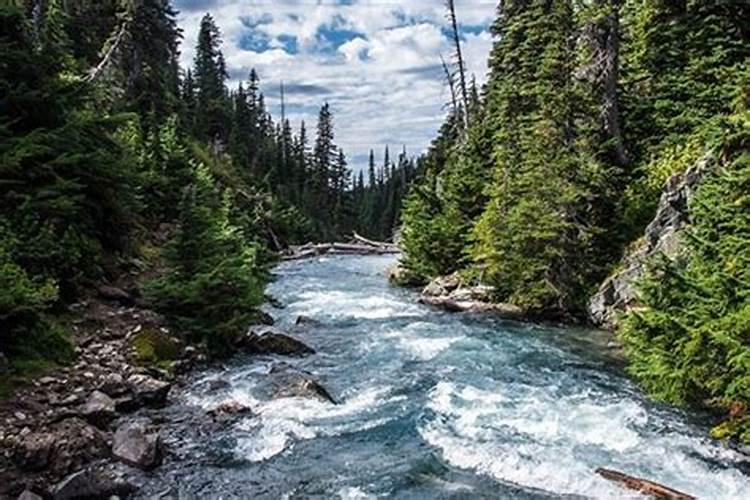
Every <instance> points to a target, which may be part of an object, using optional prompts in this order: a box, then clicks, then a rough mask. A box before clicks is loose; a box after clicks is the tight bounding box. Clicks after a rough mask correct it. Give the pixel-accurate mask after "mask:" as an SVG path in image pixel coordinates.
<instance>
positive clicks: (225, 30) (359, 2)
mask: <svg viewBox="0 0 750 500" xmlns="http://www.w3.org/2000/svg"><path fill="white" fill-rule="evenodd" d="M496 3H497V0H456V10H457V14H458V19H459V23H460V27H459V31H460V34H461V38H462V42H463V51H464V55H465V58H466V61H467V62H466V65H467V69H468V72H469V74H470V75H471V74H473V75H475V76H476V79H477V82H478V83H479V84H481V83H483V82H484V81H485V80H486V73H487V57H488V55H489V51H490V48H491V45H492V37H491V35H490V33H489V26H490V24H491V23H492V21H493V19H494V17H495V13H496ZM174 5H175V7H176V8H177V10H179V11H180V13H179V16H178V20H179V23H180V27H181V28H182V30H183V36H184V39H183V43H182V48H181V51H182V54H181V64H182V66H183V67H185V68H187V67H189V66H190V65H191V64H192V60H193V56H194V54H195V44H196V40H197V36H198V28H199V25H200V19H201V17H203V15H204V14H205V13H207V12H210V13H211V15H212V16H213V17H214V19H215V20H216V22H217V24H218V25H219V28H220V29H221V32H222V38H223V41H224V44H223V48H222V50H223V52H224V55H225V58H226V61H227V69H228V73H229V75H230V82H229V84H230V85H231V86H232V87H236V85H237V83H239V81H241V80H246V79H247V75H248V74H249V72H250V70H251V69H252V68H255V69H256V70H257V71H258V74H259V76H260V78H261V83H262V90H263V93H264V95H265V97H266V103H267V105H268V106H269V108H270V111H271V113H272V114H273V115H274V118H275V119H277V120H278V118H279V116H280V99H279V97H280V92H279V86H280V83H281V81H283V82H284V86H285V89H286V99H285V101H286V111H287V116H288V117H289V119H290V120H291V122H292V124H293V125H294V126H295V128H296V127H298V126H299V123H300V121H301V120H305V122H306V124H307V127H308V130H310V131H312V130H313V129H314V127H315V123H316V121H317V113H318V110H319V109H320V106H321V105H322V104H323V103H324V102H328V103H329V104H330V105H331V108H332V110H333V114H334V120H335V132H336V143H337V144H338V145H339V146H341V147H342V148H343V149H344V152H345V153H346V155H347V157H348V158H349V162H350V165H351V166H352V167H354V169H355V170H359V169H361V168H364V166H365V165H366V163H367V158H368V154H369V150H370V149H374V150H375V151H376V157H378V158H379V159H381V158H382V155H383V150H384V148H385V146H386V145H389V146H390V149H391V152H392V153H393V154H397V153H398V152H399V151H400V150H401V148H402V147H404V146H406V148H407V150H408V152H409V154H412V155H414V154H418V153H421V152H422V151H424V150H425V149H426V148H427V147H428V146H429V143H430V141H431V140H432V139H433V138H434V136H435V134H436V132H437V129H438V128H439V127H440V125H441V123H442V122H443V119H444V117H445V113H446V109H447V107H446V105H447V103H448V102H449V101H450V93H449V91H448V88H447V85H446V83H445V78H444V73H443V70H442V67H441V62H440V56H441V55H442V56H443V57H445V58H446V60H449V59H450V55H451V54H452V50H451V45H450V42H449V38H448V37H449V24H448V21H447V19H446V16H445V6H444V1H443V0H328V1H326V0H175V2H174Z"/></svg>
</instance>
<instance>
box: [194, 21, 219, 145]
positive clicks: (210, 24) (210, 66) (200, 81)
mask: <svg viewBox="0 0 750 500" xmlns="http://www.w3.org/2000/svg"><path fill="white" fill-rule="evenodd" d="M193 65H194V68H193V78H194V79H195V93H196V106H195V111H196V129H195V132H196V134H197V135H198V137H200V138H202V139H204V140H211V141H213V140H216V139H219V140H225V139H226V138H227V116H226V102H225V96H226V95H225V89H224V82H225V80H226V77H227V75H226V68H225V66H224V56H223V55H222V53H221V33H220V31H219V27H218V26H217V25H216V22H215V21H214V19H213V17H211V15H210V14H206V15H205V16H204V17H203V19H202V20H201V25H200V31H199V33H198V45H197V47H196V52H195V60H194V63H193Z"/></svg>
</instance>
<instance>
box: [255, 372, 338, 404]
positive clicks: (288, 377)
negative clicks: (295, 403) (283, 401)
mask: <svg viewBox="0 0 750 500" xmlns="http://www.w3.org/2000/svg"><path fill="white" fill-rule="evenodd" d="M269 377H270V379H271V388H272V393H271V394H270V395H271V396H273V397H301V398H313V399H319V400H321V401H325V402H328V403H332V404H338V401H337V400H336V399H335V398H334V397H333V395H332V394H331V393H330V391H328V389H326V388H325V387H324V386H323V384H321V383H320V382H319V381H318V380H316V379H315V376H314V375H313V374H311V373H308V372H303V371H300V370H297V369H295V368H294V367H293V366H291V365H289V364H287V363H279V364H276V365H274V366H273V367H272V368H271V371H270V373H269Z"/></svg>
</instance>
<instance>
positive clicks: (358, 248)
mask: <svg viewBox="0 0 750 500" xmlns="http://www.w3.org/2000/svg"><path fill="white" fill-rule="evenodd" d="M395 253H399V250H398V248H396V247H395V246H392V247H376V246H372V245H362V244H356V243H319V244H317V245H316V244H312V243H308V244H306V245H302V246H300V247H291V248H290V252H289V253H287V254H286V255H283V256H282V260H300V259H307V258H312V257H317V256H320V255H328V254H330V255H385V254H395Z"/></svg>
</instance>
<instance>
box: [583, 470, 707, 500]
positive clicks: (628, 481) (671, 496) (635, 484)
mask: <svg viewBox="0 0 750 500" xmlns="http://www.w3.org/2000/svg"><path fill="white" fill-rule="evenodd" d="M596 473H597V474H599V475H600V476H602V477H603V478H604V479H608V480H610V481H613V482H615V483H618V484H619V485H621V486H623V487H625V488H628V489H630V490H634V491H639V492H641V493H645V494H646V495H649V496H652V497H655V498H660V499H664V500H696V498H695V497H694V496H691V495H688V494H687V493H683V492H681V491H677V490H673V489H672V488H668V487H667V486H664V485H662V484H659V483H655V482H653V481H649V480H648V479H641V478H639V477H634V476H629V475H627V474H623V473H622V472H617V471H614V470H610V469H602V468H599V469H596Z"/></svg>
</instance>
